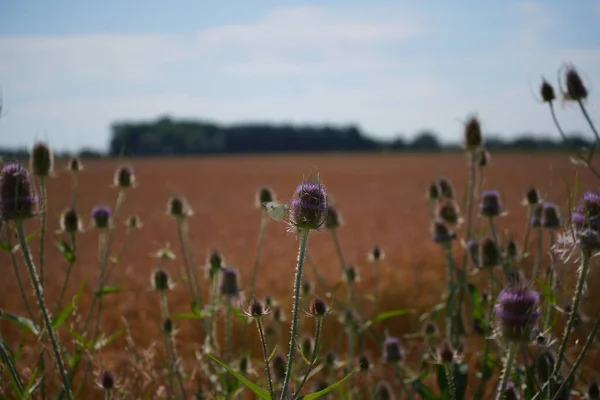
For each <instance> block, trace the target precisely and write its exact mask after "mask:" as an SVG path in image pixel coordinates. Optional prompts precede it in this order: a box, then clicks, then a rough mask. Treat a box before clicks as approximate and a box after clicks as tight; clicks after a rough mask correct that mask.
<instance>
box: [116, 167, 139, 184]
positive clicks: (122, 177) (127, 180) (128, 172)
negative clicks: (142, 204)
mask: <svg viewBox="0 0 600 400" xmlns="http://www.w3.org/2000/svg"><path fill="white" fill-rule="evenodd" d="M113 184H114V185H115V186H117V187H120V188H121V189H127V188H130V187H132V186H134V185H135V175H134V173H133V169H132V168H131V167H119V168H118V169H117V170H116V171H115V177H114V179H113Z"/></svg>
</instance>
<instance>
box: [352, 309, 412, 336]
mask: <svg viewBox="0 0 600 400" xmlns="http://www.w3.org/2000/svg"><path fill="white" fill-rule="evenodd" d="M416 312H417V310H416V309H414V308H410V309H402V310H393V311H385V312H382V313H381V314H378V315H376V316H375V317H373V318H371V319H370V320H369V321H367V323H365V324H364V325H363V326H362V327H361V328H360V332H364V331H365V330H367V329H368V328H369V327H370V326H371V325H373V324H374V323H376V322H380V321H384V320H386V319H390V318H394V317H401V316H403V315H407V314H414V313H416Z"/></svg>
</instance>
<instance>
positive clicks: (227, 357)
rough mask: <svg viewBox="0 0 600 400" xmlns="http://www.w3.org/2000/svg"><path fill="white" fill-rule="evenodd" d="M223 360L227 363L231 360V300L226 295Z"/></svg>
mask: <svg viewBox="0 0 600 400" xmlns="http://www.w3.org/2000/svg"><path fill="white" fill-rule="evenodd" d="M224 305H225V361H226V362H227V363H229V362H230V361H231V344H232V343H231V336H232V335H231V330H232V321H231V300H230V298H229V297H228V296H227V297H226V300H225V304H224Z"/></svg>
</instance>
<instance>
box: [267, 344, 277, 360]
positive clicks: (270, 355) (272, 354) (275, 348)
mask: <svg viewBox="0 0 600 400" xmlns="http://www.w3.org/2000/svg"><path fill="white" fill-rule="evenodd" d="M275 350H277V345H275V347H273V351H272V352H271V354H269V358H267V361H269V362H271V358H273V356H274V355H275Z"/></svg>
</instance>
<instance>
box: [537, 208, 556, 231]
mask: <svg viewBox="0 0 600 400" xmlns="http://www.w3.org/2000/svg"><path fill="white" fill-rule="evenodd" d="M540 222H541V224H542V226H543V227H544V228H546V229H558V228H560V226H561V223H560V217H559V212H558V206H557V205H556V204H554V203H544V205H543V207H542V219H541V221H540Z"/></svg>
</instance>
